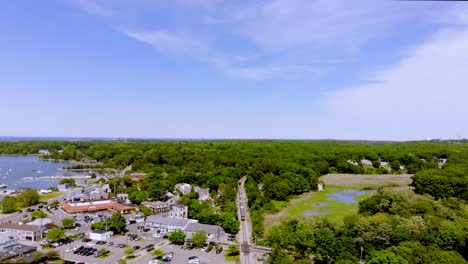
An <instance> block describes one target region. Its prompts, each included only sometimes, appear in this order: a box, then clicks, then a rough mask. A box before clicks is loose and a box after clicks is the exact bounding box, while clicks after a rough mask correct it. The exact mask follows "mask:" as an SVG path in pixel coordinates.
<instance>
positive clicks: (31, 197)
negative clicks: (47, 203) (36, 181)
mask: <svg viewBox="0 0 468 264" xmlns="http://www.w3.org/2000/svg"><path fill="white" fill-rule="evenodd" d="M17 198H18V200H19V201H20V202H21V203H22V204H23V206H24V207H29V206H32V205H36V204H38V203H39V194H38V193H37V191H36V190H35V189H32V188H29V189H27V190H25V191H24V192H22V193H20V194H19V195H18V196H17Z"/></svg>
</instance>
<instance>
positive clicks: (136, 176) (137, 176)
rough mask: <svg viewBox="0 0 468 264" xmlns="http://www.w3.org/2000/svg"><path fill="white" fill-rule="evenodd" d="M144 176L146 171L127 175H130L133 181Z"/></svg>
mask: <svg viewBox="0 0 468 264" xmlns="http://www.w3.org/2000/svg"><path fill="white" fill-rule="evenodd" d="M145 176H146V173H144V172H134V173H130V174H129V175H128V177H130V178H131V179H132V180H134V181H139V180H140V179H141V178H144V177H145Z"/></svg>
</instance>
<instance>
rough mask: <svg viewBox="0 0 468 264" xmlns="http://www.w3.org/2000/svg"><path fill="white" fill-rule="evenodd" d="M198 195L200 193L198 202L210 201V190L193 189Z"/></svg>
mask: <svg viewBox="0 0 468 264" xmlns="http://www.w3.org/2000/svg"><path fill="white" fill-rule="evenodd" d="M193 189H194V191H195V192H196V193H198V200H200V201H205V200H208V199H210V198H211V197H210V188H200V187H195V188H193Z"/></svg>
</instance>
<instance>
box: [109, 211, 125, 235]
mask: <svg viewBox="0 0 468 264" xmlns="http://www.w3.org/2000/svg"><path fill="white" fill-rule="evenodd" d="M107 221H108V227H109V230H111V231H113V232H114V234H121V233H124V232H125V230H126V229H125V227H126V226H127V224H126V220H125V217H123V216H122V214H121V213H119V212H116V213H114V214H112V216H111V218H109V220H107Z"/></svg>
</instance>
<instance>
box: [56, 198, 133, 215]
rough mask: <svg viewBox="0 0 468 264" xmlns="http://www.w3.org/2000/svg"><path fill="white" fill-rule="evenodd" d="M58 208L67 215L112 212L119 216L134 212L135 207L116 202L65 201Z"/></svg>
mask: <svg viewBox="0 0 468 264" xmlns="http://www.w3.org/2000/svg"><path fill="white" fill-rule="evenodd" d="M60 207H61V208H62V209H63V210H64V211H65V212H67V213H70V214H73V213H94V212H99V211H113V212H120V213H121V214H129V213H131V212H134V211H136V206H132V205H123V204H121V203H119V202H118V201H116V200H97V201H85V202H71V201H65V202H62V203H61V204H60Z"/></svg>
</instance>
